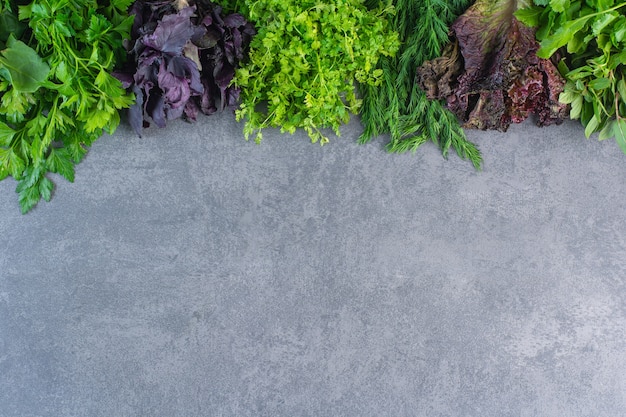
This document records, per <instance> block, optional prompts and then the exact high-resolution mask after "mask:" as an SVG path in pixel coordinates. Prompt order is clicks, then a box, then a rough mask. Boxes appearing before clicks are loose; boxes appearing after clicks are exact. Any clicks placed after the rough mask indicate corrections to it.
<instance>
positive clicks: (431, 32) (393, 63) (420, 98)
mask: <svg viewBox="0 0 626 417" xmlns="http://www.w3.org/2000/svg"><path fill="white" fill-rule="evenodd" d="M380 3H382V1H381V0H370V1H369V5H370V7H379V5H380ZM471 3H472V0H395V1H394V4H395V9H396V15H395V16H393V18H392V27H393V28H394V29H395V30H397V31H398V32H399V34H400V39H401V41H402V46H401V48H400V51H399V52H398V54H397V55H396V56H395V57H384V58H382V59H381V61H380V64H379V68H380V69H381V70H382V77H381V78H382V83H381V84H380V85H376V86H370V85H364V84H361V85H360V86H359V89H360V91H361V94H362V96H363V107H362V108H361V121H362V123H363V126H364V128H365V129H364V132H363V134H362V135H361V137H360V139H359V141H360V142H361V143H365V142H368V141H369V140H371V139H372V138H373V137H376V136H379V135H381V134H385V133H389V134H390V135H391V142H390V143H389V145H388V147H387V148H388V150H389V151H391V152H406V151H409V150H413V151H414V150H416V149H417V148H418V147H419V146H420V145H422V144H423V143H425V142H427V141H429V140H432V141H434V142H435V143H438V144H439V146H440V147H441V149H442V152H443V154H444V156H446V155H447V153H448V150H449V149H450V147H451V146H452V147H453V148H454V149H455V150H456V152H457V153H458V155H459V156H461V157H463V158H467V159H469V160H470V161H471V162H472V164H473V165H474V166H475V167H476V168H479V167H480V165H481V162H482V158H481V156H480V152H479V151H478V149H477V148H476V146H475V145H474V144H473V143H471V142H469V141H468V140H467V139H466V137H465V134H464V132H463V129H462V128H461V126H460V125H459V122H458V121H457V119H456V117H455V116H454V114H452V113H450V112H449V111H448V110H446V109H445V107H444V106H443V105H442V104H441V103H440V102H438V101H429V100H428V98H427V97H426V95H425V94H424V92H423V91H422V90H421V89H420V88H419V86H418V85H417V83H416V82H415V75H416V69H417V67H418V66H420V65H421V64H422V63H423V62H424V61H426V60H429V59H433V58H435V57H437V56H439V55H440V54H441V51H442V49H443V47H444V46H445V45H446V43H447V42H448V26H449V25H450V23H452V21H454V19H455V18H456V17H457V16H458V15H459V14H461V13H462V12H463V11H464V10H465V9H466V8H467V7H468V6H469V5H470V4H471Z"/></svg>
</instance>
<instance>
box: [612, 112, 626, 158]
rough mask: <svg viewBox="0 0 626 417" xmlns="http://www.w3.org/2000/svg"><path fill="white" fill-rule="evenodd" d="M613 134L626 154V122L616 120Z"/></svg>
mask: <svg viewBox="0 0 626 417" xmlns="http://www.w3.org/2000/svg"><path fill="white" fill-rule="evenodd" d="M613 134H614V135H615V141H616V142H617V144H618V145H619V147H620V148H622V152H624V153H626V120H624V119H618V120H616V122H615V124H614V126H613Z"/></svg>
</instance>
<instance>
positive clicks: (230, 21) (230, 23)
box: [224, 13, 247, 28]
mask: <svg viewBox="0 0 626 417" xmlns="http://www.w3.org/2000/svg"><path fill="white" fill-rule="evenodd" d="M246 23H247V22H246V19H245V18H244V17H243V16H242V15H240V14H239V13H233V14H229V15H228V16H226V17H225V18H224V26H226V27H227V28H238V27H240V26H244V25H245V24H246Z"/></svg>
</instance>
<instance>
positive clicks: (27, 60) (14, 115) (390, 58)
mask: <svg viewBox="0 0 626 417" xmlns="http://www.w3.org/2000/svg"><path fill="white" fill-rule="evenodd" d="M625 11H626V2H620V1H616V0H593V1H591V0H476V1H472V0H393V1H392V0H221V1H219V0H217V1H213V2H211V1H209V0H156V1H154V0H152V1H148V0H137V1H133V0H113V1H106V2H105V1H98V0H36V1H32V2H30V1H28V0H18V1H13V0H0V179H4V178H6V177H7V176H12V177H13V178H15V179H16V180H17V192H18V194H19V203H20V207H21V209H22V212H24V213H25V212H27V211H29V210H30V209H32V208H33V207H34V206H35V205H36V204H37V203H38V202H39V201H40V199H42V198H43V199H44V200H49V199H50V198H51V195H52V191H53V188H54V184H53V183H52V181H51V180H50V178H49V173H56V174H59V175H61V176H62V177H64V178H65V179H67V180H68V181H73V180H74V166H75V164H77V163H79V162H80V161H81V160H82V159H83V157H84V156H85V154H86V152H87V149H88V147H89V146H90V145H91V144H92V143H93V142H94V141H95V140H96V139H98V138H99V137H100V136H101V135H102V134H103V133H105V132H106V133H109V134H112V133H113V132H114V131H115V129H116V128H117V126H118V125H119V123H120V110H122V109H128V110H127V114H128V120H129V123H130V124H131V126H132V127H133V128H134V130H135V131H136V132H137V134H138V135H140V136H141V134H142V132H143V129H144V128H146V127H148V126H150V125H155V126H157V127H161V128H162V127H165V126H166V124H167V122H168V121H169V120H173V119H178V118H183V119H185V120H188V121H194V120H196V119H197V117H198V115H199V114H200V113H202V114H206V115H210V114H213V113H215V112H217V111H220V110H223V109H225V108H232V109H234V111H235V116H236V119H237V120H240V121H243V123H244V125H243V133H244V136H245V138H246V139H248V138H250V137H253V138H254V140H255V141H257V142H260V141H261V140H262V137H263V130H264V129H265V128H268V127H277V128H280V129H281V131H282V132H288V133H294V132H295V131H296V129H303V130H304V131H306V132H307V134H308V135H309V137H310V138H311V140H312V141H313V142H319V143H321V144H324V143H326V142H328V140H329V139H328V136H329V135H330V134H331V133H334V135H336V136H339V134H340V127H341V125H342V124H345V123H347V122H348V121H349V119H350V117H351V115H353V114H359V115H360V117H361V122H362V124H363V127H364V131H363V134H362V135H361V137H360V138H359V142H360V143H365V142H368V141H370V140H371V139H372V138H375V137H379V136H381V135H388V136H389V138H390V141H389V144H388V150H389V151H391V152H406V151H415V150H416V149H417V148H418V147H419V146H420V145H422V144H423V143H425V142H428V141H433V142H435V143H436V144H438V146H439V147H440V148H441V150H442V152H443V154H444V156H446V155H447V154H448V152H449V149H450V148H452V149H454V150H455V151H456V153H457V154H458V155H459V156H460V157H462V158H465V159H468V160H470V161H471V163H472V164H473V165H474V166H475V167H476V168H477V169H479V168H480V166H481V163H482V159H481V155H480V152H479V150H478V149H477V147H476V146H475V145H474V144H473V143H471V142H469V141H468V140H467V138H466V136H465V133H464V130H463V129H464V128H479V129H498V130H501V131H506V129H507V128H508V126H509V125H510V124H511V123H519V122H521V121H523V120H525V119H526V118H528V117H531V116H532V117H534V118H535V120H536V122H537V124H538V125H540V126H544V125H549V124H558V123H560V122H561V121H562V120H563V119H564V118H566V117H568V116H569V117H570V118H572V119H580V121H581V122H582V124H583V125H584V126H585V134H586V136H587V137H589V136H590V135H591V134H593V133H595V132H597V133H598V137H599V139H606V138H612V137H614V138H615V139H616V141H617V143H618V144H619V145H620V147H621V148H622V149H623V150H624V152H625V153H626V136H625V135H626V80H625V78H626V71H625V65H626V15H625Z"/></svg>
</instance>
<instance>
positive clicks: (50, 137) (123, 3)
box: [0, 0, 133, 213]
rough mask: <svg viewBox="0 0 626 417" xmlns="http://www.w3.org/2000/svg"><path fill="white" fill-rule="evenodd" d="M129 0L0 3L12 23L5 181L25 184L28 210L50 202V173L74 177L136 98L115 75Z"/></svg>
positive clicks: (5, 96) (2, 96)
mask: <svg viewBox="0 0 626 417" xmlns="http://www.w3.org/2000/svg"><path fill="white" fill-rule="evenodd" d="M22 3H23V2H22ZM130 3H132V0H113V1H106V2H105V1H95V0H37V1H33V2H32V3H30V4H26V5H19V6H18V5H17V4H16V2H15V1H8V0H3V1H2V2H1V3H0V22H2V28H3V29H5V28H9V27H10V28H11V30H0V50H1V51H0V179H4V178H6V177H7V176H9V175H10V176H12V177H13V178H15V179H16V180H17V181H18V185H17V192H18V193H19V202H20V206H21V209H22V212H24V213H25V212H27V211H29V210H30V209H31V208H33V207H34V206H35V205H36V204H37V203H38V202H39V200H40V199H41V198H43V199H44V200H46V201H48V200H49V199H50V197H51V194H52V190H53V188H54V185H53V183H52V181H51V180H50V179H49V178H48V177H47V173H49V172H53V173H58V174H60V175H61V176H63V177H64V178H66V179H67V180H68V181H70V182H71V181H73V180H74V165H75V164H77V163H78V162H80V161H81V159H82V158H83V157H84V155H85V154H86V152H87V147H88V146H89V145H91V144H92V143H93V142H94V141H95V140H96V139H97V138H98V137H100V136H101V135H102V133H103V132H107V133H112V132H113V131H114V130H115V129H116V127H117V126H118V124H119V121H120V117H119V113H118V110H119V109H122V108H125V107H129V106H130V105H131V104H132V103H133V96H132V95H129V94H127V93H126V91H125V90H124V89H123V88H122V85H121V83H120V82H119V81H118V80H117V79H115V78H114V77H113V76H112V75H111V74H110V72H111V70H112V69H113V67H114V66H115V65H116V64H117V63H119V62H121V61H122V60H123V59H124V58H125V50H124V48H123V47H122V40H123V39H126V38H128V37H129V33H130V28H131V26H132V21H133V18H132V17H129V16H128V14H127V12H126V10H127V9H128V6H129V5H130ZM5 22H9V25H10V26H9V25H7V26H5V24H6V23H5Z"/></svg>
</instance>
